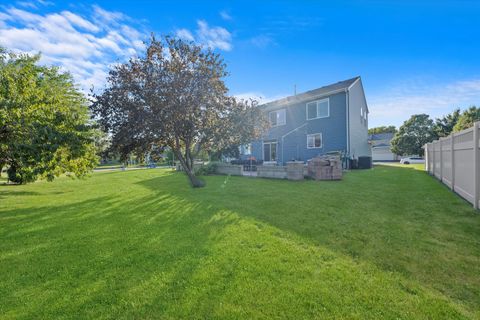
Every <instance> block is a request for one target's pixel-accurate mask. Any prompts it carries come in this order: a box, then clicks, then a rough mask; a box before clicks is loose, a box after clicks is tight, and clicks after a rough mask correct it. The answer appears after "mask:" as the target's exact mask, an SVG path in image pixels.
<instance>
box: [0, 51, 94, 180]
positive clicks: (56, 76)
mask: <svg viewBox="0 0 480 320" xmlns="http://www.w3.org/2000/svg"><path fill="white" fill-rule="evenodd" d="M39 58H40V56H39V55H36V56H29V55H25V54H20V55H17V54H13V53H7V52H5V51H1V53H0V167H2V166H4V165H6V166H7V167H8V170H7V173H8V177H9V180H10V181H12V182H15V183H27V182H31V181H34V180H36V179H37V178H39V177H45V178H47V179H49V180H52V179H53V178H54V177H55V176H58V175H60V174H63V173H68V174H74V175H76V176H83V175H85V174H87V173H88V172H89V171H90V170H91V169H92V168H93V167H94V166H95V165H96V163H97V157H96V156H95V148H94V145H93V140H92V132H91V128H90V126H89V125H88V122H89V114H88V105H87V100H86V99H85V97H84V95H83V94H82V93H81V92H80V91H79V90H78V89H77V88H76V87H75V84H74V82H73V80H72V77H71V76H70V75H69V74H68V73H62V72H60V71H59V69H58V68H56V67H47V66H40V65H38V60H39Z"/></svg>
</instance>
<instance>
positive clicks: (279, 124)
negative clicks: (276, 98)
mask: <svg viewBox="0 0 480 320" xmlns="http://www.w3.org/2000/svg"><path fill="white" fill-rule="evenodd" d="M280 111H283V112H285V121H284V122H283V123H277V124H276V125H272V123H271V122H270V119H271V118H270V115H271V114H272V113H274V112H275V113H277V112H280ZM268 122H269V123H270V125H271V126H272V128H273V127H279V126H284V125H286V124H287V109H286V108H282V109H277V110H272V111H270V112H269V113H268Z"/></svg>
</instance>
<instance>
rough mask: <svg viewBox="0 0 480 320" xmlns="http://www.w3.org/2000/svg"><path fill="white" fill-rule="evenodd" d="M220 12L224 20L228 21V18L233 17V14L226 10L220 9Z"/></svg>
mask: <svg viewBox="0 0 480 320" xmlns="http://www.w3.org/2000/svg"><path fill="white" fill-rule="evenodd" d="M219 14H220V17H222V19H223V20H226V21H228V20H232V19H233V18H232V16H231V15H230V14H229V13H228V12H227V11H226V10H222V11H220V12H219Z"/></svg>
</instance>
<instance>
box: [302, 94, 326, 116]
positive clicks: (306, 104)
mask: <svg viewBox="0 0 480 320" xmlns="http://www.w3.org/2000/svg"><path fill="white" fill-rule="evenodd" d="M325 101H327V111H328V115H326V116H323V117H318V104H319V103H322V102H325ZM313 102H316V104H317V117H315V118H308V105H309V104H310V103H313ZM305 116H306V118H307V121H310V120H315V119H323V118H328V117H330V97H328V98H325V99H321V100H313V101H309V102H307V103H305Z"/></svg>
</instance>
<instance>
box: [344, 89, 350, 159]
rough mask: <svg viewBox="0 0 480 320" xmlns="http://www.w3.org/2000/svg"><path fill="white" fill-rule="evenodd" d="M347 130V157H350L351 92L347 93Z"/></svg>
mask: <svg viewBox="0 0 480 320" xmlns="http://www.w3.org/2000/svg"><path fill="white" fill-rule="evenodd" d="M345 115H346V116H345V121H346V124H345V128H346V131H347V132H346V133H347V155H350V91H348V90H347V91H346V92H345Z"/></svg>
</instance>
